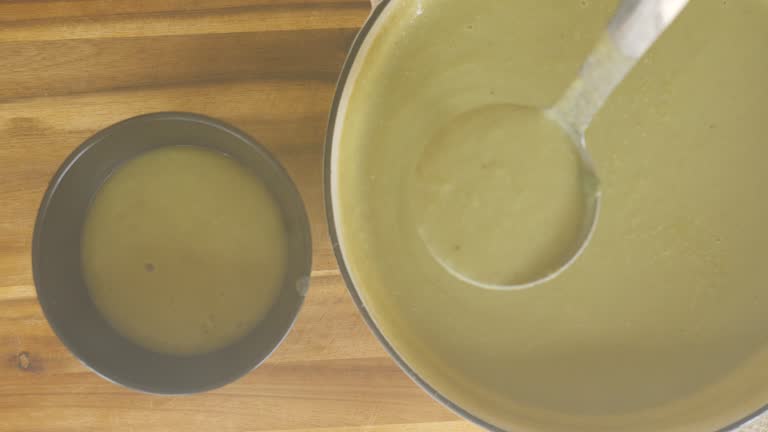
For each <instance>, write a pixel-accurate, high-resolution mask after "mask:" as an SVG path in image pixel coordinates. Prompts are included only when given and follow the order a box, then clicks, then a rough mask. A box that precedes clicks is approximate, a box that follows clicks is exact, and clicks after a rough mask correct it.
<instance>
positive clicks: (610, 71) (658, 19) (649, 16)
mask: <svg viewBox="0 0 768 432" xmlns="http://www.w3.org/2000/svg"><path fill="white" fill-rule="evenodd" d="M376 1H377V0H373V2H374V3H376ZM688 1H689V0H623V1H622V2H621V3H620V4H619V7H618V9H617V10H616V13H615V14H614V16H613V18H612V19H611V22H610V23H609V24H608V28H607V29H606V31H605V32H604V33H603V35H602V36H601V37H600V39H599V41H598V43H597V45H596V46H595V48H594V50H593V51H592V53H591V54H590V55H589V57H588V58H587V60H586V61H585V62H584V64H583V66H582V67H581V71H580V72H579V77H578V78H577V79H576V80H575V81H573V83H572V84H571V86H570V87H569V88H568V89H567V90H566V92H565V93H564V94H563V96H562V97H561V98H560V100H559V101H558V102H557V103H556V104H555V106H553V107H552V108H550V110H549V112H550V114H551V115H552V117H554V118H555V119H556V120H557V121H558V122H559V123H560V124H561V125H562V126H563V128H565V129H566V130H567V131H568V132H569V133H571V135H572V136H573V138H575V139H576V141H577V142H578V141H580V140H579V139H578V138H579V137H581V136H583V135H584V132H585V131H586V129H587V127H588V126H589V124H590V122H591V121H592V118H593V117H594V116H595V114H596V113H597V112H598V111H599V110H600V108H601V107H602V106H603V104H604V103H605V101H606V99H608V96H609V95H610V94H611V93H612V92H613V90H614V89H615V88H616V86H617V85H618V84H619V83H620V82H621V81H622V80H623V79H624V77H625V76H626V75H627V73H629V71H630V70H631V69H632V67H633V66H634V65H635V63H637V61H638V60H639V59H640V57H642V56H643V54H645V52H646V51H648V48H650V47H651V45H653V43H654V42H655V41H656V39H658V37H659V36H660V35H661V34H662V33H663V32H664V30H666V28H667V27H668V26H669V25H670V24H671V23H672V21H674V20H675V18H676V17H677V16H678V14H680V12H681V11H682V10H683V8H685V6H686V5H687V4H688Z"/></svg>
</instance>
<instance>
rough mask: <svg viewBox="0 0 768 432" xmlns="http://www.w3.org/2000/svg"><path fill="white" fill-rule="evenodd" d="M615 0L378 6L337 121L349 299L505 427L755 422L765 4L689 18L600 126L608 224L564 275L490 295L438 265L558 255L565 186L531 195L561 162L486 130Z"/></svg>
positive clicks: (401, 0)
mask: <svg viewBox="0 0 768 432" xmlns="http://www.w3.org/2000/svg"><path fill="white" fill-rule="evenodd" d="M616 3H617V2H615V1H577V0H572V1H571V0H568V1H563V0H473V1H466V0H418V1H407V0H393V1H392V2H391V3H390V4H389V5H388V6H387V8H386V9H385V11H384V12H383V16H382V17H381V19H380V20H379V21H378V24H377V25H376V26H375V27H374V29H373V32H374V33H375V34H376V37H375V38H369V42H368V43H366V44H365V45H364V46H363V51H362V54H361V56H360V57H359V58H358V61H357V64H356V65H355V68H354V69H353V71H352V77H353V78H354V79H355V82H354V84H353V85H352V86H351V87H350V89H349V91H348V92H347V93H346V94H345V97H344V100H343V103H342V107H341V111H340V118H339V119H338V121H337V124H336V127H337V137H336V138H337V139H336V143H335V144H336V146H335V148H334V155H333V158H334V163H336V164H338V165H337V167H338V168H337V169H336V170H334V172H333V185H334V193H335V196H334V198H335V202H334V209H335V213H336V223H337V228H338V230H339V235H340V242H341V246H342V249H343V252H344V255H345V259H346V264H347V266H348V267H349V270H350V273H351V276H352V278H353V280H354V282H355V283H356V286H357V288H358V290H359V291H360V293H361V296H362V299H363V301H364V302H365V304H366V306H367V308H368V310H369V311H370V313H371V315H372V317H373V319H374V320H375V321H376V323H377V324H378V326H379V327H380V328H381V330H382V332H383V334H384V336H385V337H386V338H387V339H388V341H389V342H390V343H391V344H392V346H393V347H394V348H395V349H396V350H397V351H398V353H399V354H400V355H401V356H402V357H403V358H404V359H405V360H406V361H407V362H408V363H409V365H410V366H411V367H412V368H413V369H414V371H415V372H416V373H417V374H419V375H420V376H422V377H423V378H424V379H425V380H426V381H427V382H428V383H429V384H430V385H431V386H433V387H434V388H435V389H436V390H437V391H438V392H440V393H442V394H443V395H445V396H446V397H447V398H449V399H451V400H453V401H455V402H457V403H458V404H459V405H461V406H462V407H464V408H465V409H467V410H468V411H470V412H471V413H473V414H474V415H476V416H478V417H480V418H481V419H483V420H485V421H489V422H492V423H494V424H497V425H499V426H501V427H503V428H509V429H513V430H523V431H525V430H536V431H539V430H543V431H550V430H552V431H558V430H570V431H573V430H606V431H608V430H622V431H634V430H638V431H641V430H642V431H647V430H655V431H667V430H679V431H689V430H690V431H702V430H715V429H718V428H721V427H724V426H726V425H728V424H729V423H731V422H734V421H737V420H739V419H740V418H742V417H744V416H746V415H748V414H750V413H751V412H752V411H755V410H757V409H758V408H760V407H761V406H762V405H764V404H765V403H766V402H768V368H766V367H765V365H766V364H768V290H767V289H766V288H765V285H766V274H765V272H764V270H763V265H764V264H763V262H764V260H765V257H766V252H765V250H766V245H768V229H766V226H765V221H766V220H768V199H766V196H765V188H766V185H768V170H766V169H765V167H764V165H765V163H766V161H768V138H767V137H768V114H766V109H765V106H766V101H767V100H768V84H767V83H766V77H768V50H767V48H768V1H766V0H738V1H736V0H728V1H725V0H693V1H692V2H691V4H690V5H689V7H688V8H687V9H686V10H685V11H684V12H683V13H682V14H681V16H680V17H679V19H678V20H677V21H676V22H675V23H674V25H673V26H672V27H671V28H670V29H669V30H668V31H667V32H666V33H665V34H664V35H663V36H662V38H661V39H660V40H659V42H658V44H657V45H656V46H654V47H653V48H652V49H651V51H650V52H649V54H648V55H647V56H646V57H645V58H643V59H642V60H641V62H640V63H639V65H638V67H637V68H636V69H635V70H634V71H633V72H632V73H631V74H630V76H629V77H628V78H627V80H626V81H625V82H624V83H622V84H621V86H620V87H619V88H618V89H617V91H616V92H615V94H614V95H613V96H612V97H611V98H610V100H609V101H608V102H607V104H606V106H605V107H604V109H603V110H602V111H601V112H600V113H599V114H598V115H597V117H596V119H595V121H594V123H593V125H592V126H591V128H590V129H589V131H588V134H587V142H588V144H589V147H590V152H591V153H592V155H593V158H594V162H595V164H596V169H597V172H598V175H599V176H600V179H601V184H602V192H603V208H602V211H601V214H600V220H599V223H598V226H597V230H596V232H595V234H594V237H593V239H592V242H591V244H590V245H589V246H588V248H587V249H586V250H585V252H584V254H583V255H582V256H581V257H580V258H579V259H578V260H577V261H576V262H575V263H574V265H573V266H572V267H570V268H569V269H568V270H567V271H565V272H564V273H563V274H561V275H560V276H559V277H557V278H556V279H554V280H552V281H550V282H548V283H546V284H544V285H541V286H538V287H535V288H532V289H529V290H526V291H519V292H499V291H490V290H484V289H480V288H477V287H474V286H471V285H469V284H467V283H465V282H462V281H461V280H459V279H457V278H456V277H455V276H454V275H452V274H450V272H447V271H446V270H445V267H444V266H443V265H441V264H440V262H439V260H438V259H436V253H435V248H437V249H438V252H439V254H437V255H439V256H440V257H446V256H447V257H449V258H450V259H453V260H455V261H454V262H455V263H458V264H459V265H466V266H468V267H467V268H474V269H478V268H480V270H482V271H485V272H489V273H488V274H497V273H498V272H504V271H506V270H510V269H511V270H510V271H514V272H524V271H526V269H528V270H530V271H537V269H536V268H535V266H536V265H538V264H536V263H537V262H538V261H534V260H533V258H531V257H532V255H530V250H531V247H533V246H531V245H534V246H536V247H545V249H546V248H551V246H552V245H557V244H559V243H558V241H560V240H562V239H567V238H568V236H569V235H572V233H571V234H569V233H568V232H567V231H560V232H553V229H556V228H553V227H558V226H560V227H562V226H563V225H562V220H564V216H565V215H572V214H577V213H578V211H579V201H578V200H570V201H569V200H568V199H567V198H568V197H575V196H576V195H577V192H578V191H577V188H575V187H573V186H572V185H573V183H572V182H570V183H569V182H560V183H551V182H550V183H547V182H542V181H526V180H530V179H531V178H536V179H542V178H549V179H562V178H563V177H562V176H563V175H572V174H573V173H570V174H568V170H569V169H571V168H572V166H573V162H572V160H569V159H568V158H567V157H553V156H552V155H551V154H550V155H547V154H539V155H538V156H536V154H534V158H533V159H531V154H530V152H531V151H540V149H537V150H531V149H530V148H529V149H526V150H524V151H523V150H514V149H513V148H511V147H510V146H508V142H507V141H506V140H504V139H497V138H498V137H496V135H494V134H496V132H498V130H497V128H501V129H499V130H502V135H509V134H513V133H514V132H513V131H504V128H507V127H508V126H509V125H508V124H505V125H501V126H495V125H496V124H497V122H504V121H505V120H504V118H505V115H506V114H505V113H504V110H505V109H506V108H503V107H507V106H532V107H542V108H543V107H547V106H549V105H551V104H552V103H553V102H554V101H555V100H557V98H558V97H559V96H560V94H561V93H562V92H563V91H564V90H565V88H566V86H567V85H568V83H569V82H570V80H571V79H573V78H574V77H575V76H576V74H577V71H578V68H579V66H580V64H581V62H582V61H583V59H584V57H585V55H586V54H587V53H588V52H589V50H590V49H591V47H592V45H593V44H594V43H595V42H596V40H597V37H598V35H599V34H600V32H601V31H602V29H603V28H604V26H605V25H606V23H607V21H608V20H609V18H610V16H611V14H612V13H613V11H614V8H615V6H616ZM370 41H372V42H370ZM493 107H502V108H498V109H496V108H493ZM477 113H480V115H479V117H478V114H477ZM488 119H492V121H490V120H488ZM467 124H471V125H472V127H470V128H463V127H462V125H467ZM446 136H447V138H446ZM457 137H458V138H457ZM489 137H490V138H489ZM494 137H496V138H494ZM435 140H442V141H446V140H447V141H448V144H446V146H447V147H440V146H437V147H436V146H434V142H435ZM467 143H469V144H467ZM454 145H455V146H464V147H461V150H456V151H454V150H451V149H450V146H454ZM467 145H468V147H467ZM452 151H453V153H451V152H452ZM517 151H522V152H523V153H517ZM525 152H529V153H525ZM563 154H565V153H563ZM425 155H427V156H426V158H427V159H426V160H428V163H425ZM536 157H541V158H543V159H536ZM547 158H549V159H547ZM526 160H531V162H530V163H526V162H525V161H526ZM542 160H543V161H544V162H542ZM547 160H550V161H551V163H546V161H547ZM462 161H463V162H462ZM569 167H571V168H569ZM526 170H528V171H526ZM425 179H426V180H425ZM435 179H438V184H437V187H435V184H434V183H430V182H434V180H435ZM446 184H448V185H452V189H451V188H445V187H444V186H445V185H446ZM569 185H571V186H570V188H569ZM553 196H554V197H560V199H559V200H557V201H556V202H557V203H558V204H556V205H555V204H552V202H547V200H551V199H552V197H553ZM515 202H518V203H523V204H524V205H523V204H521V205H519V206H516V205H515V204H514V203H515ZM547 206H549V207H547ZM526 208H531V209H533V211H532V212H526V211H525V209H526ZM547 210H551V211H547ZM537 212H538V213H537ZM531 215H533V216H535V218H532V217H531ZM521 227H522V228H521ZM521 235H522V236H523V237H525V236H527V240H526V241H522V242H516V243H514V244H510V243H508V242H506V243H505V242H503V241H500V240H498V239H504V238H514V237H515V236H521ZM425 238H426V240H425ZM558 239H560V240H558ZM537 242H538V243H537ZM435 245H436V246H435ZM545 249H542V250H545ZM526 254H528V255H526ZM473 257H477V258H476V260H477V262H472V260H473V259H475V258H473ZM516 257H517V258H516ZM519 257H527V258H525V259H530V260H531V261H528V262H524V258H519ZM521 262H523V264H521ZM478 266H480V267H478ZM493 272H497V273H493ZM617 428H618V429H617Z"/></svg>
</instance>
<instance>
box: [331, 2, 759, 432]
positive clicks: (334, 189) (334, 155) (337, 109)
mask: <svg viewBox="0 0 768 432" xmlns="http://www.w3.org/2000/svg"><path fill="white" fill-rule="evenodd" d="M398 1H406V2H407V1H418V0H372V3H373V4H372V6H373V9H372V12H371V14H370V16H369V18H368V20H367V21H366V23H365V24H364V26H363V27H362V29H361V30H360V32H359V34H358V36H357V38H356V39H355V41H354V43H353V45H352V48H351V50H350V52H349V55H348V58H347V60H346V63H345V64H344V67H343V69H342V72H341V76H340V79H339V82H338V87H337V89H336V94H335V98H334V101H333V106H332V110H331V115H330V120H329V125H328V130H327V135H326V144H325V158H324V176H325V177H324V193H325V208H326V214H327V220H328V225H329V231H330V237H331V241H332V244H333V247H334V252H335V255H336V258H337V260H338V264H339V267H340V270H341V274H342V276H343V278H344V280H345V282H346V285H347V287H348V289H349V292H350V294H351V296H352V298H353V300H354V302H355V304H356V305H357V307H358V309H359V310H360V312H361V314H362V316H363V318H364V320H365V321H366V323H367V324H368V326H369V327H370V329H371V330H372V332H373V333H374V335H375V336H376V337H377V338H378V340H379V341H380V343H381V344H382V345H383V346H384V348H385V349H386V350H387V352H388V353H389V355H390V356H392V358H393V359H394V360H395V361H396V363H397V364H398V365H399V366H400V367H401V368H402V370H403V371H404V372H405V373H406V374H407V375H408V376H409V377H410V378H411V379H412V380H413V381H415V382H416V383H417V384H418V385H419V386H420V387H421V388H422V389H424V391H426V392H427V393H428V394H429V395H430V396H431V397H433V398H434V399H436V400H437V401H439V402H440V403H442V404H443V405H445V406H446V407H448V408H449V409H451V410H452V411H454V412H455V413H457V414H459V415H460V416H462V417H464V418H465V419H467V420H469V421H471V422H473V423H475V424H477V425H479V426H482V427H483V428H485V429H487V430H492V431H504V430H510V426H508V425H501V424H494V423H496V422H494V421H493V420H490V421H489V420H487V419H485V418H481V417H482V416H480V415H478V414H477V413H476V412H475V411H474V410H473V409H471V408H468V407H466V406H461V404H460V403H457V402H456V401H454V400H452V398H450V397H448V396H447V395H445V394H443V393H441V392H440V391H438V390H437V389H436V388H435V386H434V385H433V384H432V383H430V382H429V381H428V380H427V379H426V378H424V377H423V376H422V375H420V374H419V373H418V372H417V371H416V370H415V368H414V367H413V366H412V365H410V364H409V362H407V361H406V360H405V359H404V356H402V355H401V354H400V353H399V352H398V350H397V349H396V347H395V346H394V345H395V344H393V343H392V341H391V340H390V339H389V338H388V335H386V334H385V332H384V331H383V330H382V329H381V327H380V326H379V325H378V324H377V322H376V320H375V319H374V317H373V316H372V314H371V312H370V311H369V307H368V306H367V305H366V302H365V301H364V295H363V294H362V293H361V289H360V288H361V287H359V286H358V285H357V284H356V278H355V271H354V269H352V268H350V265H349V260H348V257H347V256H346V255H345V248H344V242H343V236H342V235H341V233H340V232H341V231H342V230H343V227H342V226H341V225H340V224H339V218H338V213H339V207H338V206H339V203H338V202H337V199H338V181H339V180H338V166H337V164H338V152H339V140H340V136H341V129H342V127H343V124H342V123H343V118H342V117H343V116H344V111H345V103H346V100H347V98H348V97H349V92H350V91H351V90H350V89H351V87H352V85H353V84H354V83H355V80H356V79H358V75H357V71H358V69H359V68H360V67H361V64H362V59H363V57H364V56H365V54H366V53H367V48H368V47H370V46H371V44H372V43H373V41H374V40H376V39H377V37H379V35H380V33H379V32H378V30H379V29H380V25H381V22H382V21H384V20H385V19H386V16H387V9H388V7H391V6H393V5H395V4H397V3H398ZM766 410H768V406H765V407H763V408H762V409H761V410H758V411H757V412H754V413H752V414H750V415H748V416H747V417H745V418H743V419H741V420H738V421H735V422H734V423H732V424H731V425H730V426H728V427H726V428H724V429H721V431H726V430H734V429H736V428H738V427H740V426H742V425H744V424H746V423H747V422H749V421H751V420H753V419H755V418H757V417H758V416H759V415H760V414H761V413H763V412H765V411H766ZM731 421H732V420H731ZM651 425H652V423H648V425H646V427H647V428H650V429H644V430H653V429H652V428H653V426H651ZM571 426H573V427H571ZM634 426H637V425H634ZM640 427H643V426H640ZM695 427H696V426H695V425H693V428H695ZM562 428H563V429H558V430H580V431H581V430H585V429H583V426H581V425H576V424H574V425H563V426H562ZM517 430H536V431H539V430H547V431H552V430H554V429H551V428H545V427H542V428H536V427H532V428H530V429H529V428H521V429H517ZM633 430H635V429H633ZM665 430H666V429H665ZM685 430H686V431H687V430H689V429H685ZM691 430H702V429H691ZM707 430H709V431H712V430H713V429H707Z"/></svg>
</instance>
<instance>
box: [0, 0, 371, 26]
mask: <svg viewBox="0 0 768 432" xmlns="http://www.w3.org/2000/svg"><path fill="white" fill-rule="evenodd" d="M326 4H337V5H338V4H351V5H356V6H360V7H361V8H366V7H368V0H282V1H280V2H276V1H274V0H132V1H104V0H3V1H2V2H0V22H19V21H27V20H36V21H39V20H50V19H63V18H82V17H87V18H89V19H93V18H97V17H105V16H115V15H139V14H144V15H147V14H158V13H168V12H192V11H213V10H222V9H238V8H243V7H254V6H260V7H274V6H276V5H278V6H282V7H308V6H311V7H322V6H323V5H326Z"/></svg>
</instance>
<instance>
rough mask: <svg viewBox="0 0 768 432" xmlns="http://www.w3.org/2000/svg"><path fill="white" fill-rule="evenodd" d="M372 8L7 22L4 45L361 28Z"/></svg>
mask: <svg viewBox="0 0 768 432" xmlns="http://www.w3.org/2000/svg"><path fill="white" fill-rule="evenodd" d="M369 11H370V10H369V6H368V5H365V4H363V5H360V4H346V3H328V4H321V5H317V6H316V7H308V6H305V5H294V6H293V7H291V5H290V4H289V5H285V6H284V5H282V4H280V3H279V2H271V3H270V6H268V7H267V6H263V7H243V8H234V9H215V10H208V11H206V10H203V11H189V12H175V13H158V14H143V15H109V16H104V17H100V18H99V19H98V20H94V19H91V18H89V17H83V18H68V19H62V20H31V21H18V22H13V21H11V22H6V23H3V26H2V29H1V30H0V42H10V41H43V40H47V41H55V40H70V39H88V38H91V39H98V38H128V37H153V36H155V37H156V36H178V35H200V34H222V33H244V32H265V31H299V30H320V29H341V28H358V27H359V26H360V24H361V23H362V22H363V20H364V19H365V17H366V16H367V15H368V13H369Z"/></svg>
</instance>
